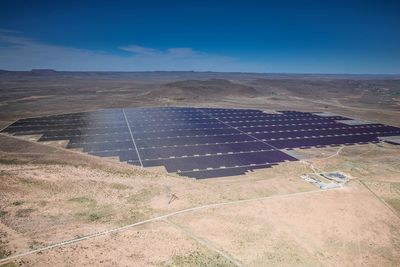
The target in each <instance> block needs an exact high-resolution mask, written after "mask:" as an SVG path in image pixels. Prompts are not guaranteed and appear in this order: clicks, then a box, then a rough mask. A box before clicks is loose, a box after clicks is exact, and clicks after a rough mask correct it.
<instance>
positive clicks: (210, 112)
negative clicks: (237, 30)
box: [3, 107, 400, 179]
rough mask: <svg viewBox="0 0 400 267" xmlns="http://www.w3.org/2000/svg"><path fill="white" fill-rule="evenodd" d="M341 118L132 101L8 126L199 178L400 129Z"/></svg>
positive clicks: (21, 132)
mask: <svg viewBox="0 0 400 267" xmlns="http://www.w3.org/2000/svg"><path fill="white" fill-rule="evenodd" d="M340 120H342V121H343V120H350V119H349V118H345V117H342V116H336V115H335V114H332V115H328V116H326V114H322V113H321V114H320V115H318V113H309V112H296V111H279V112H277V113H264V112H263V111H260V110H252V109H222V108H178V107H161V108H134V109H133V108H130V109H105V110H98V111H94V112H82V113H71V114H63V115H54V116H46V117H38V118H29V119H21V120H18V121H17V122H15V123H13V124H12V125H10V126H9V127H7V128H6V129H4V130H3V132H6V133H9V134H14V135H37V134H40V135H41V137H40V139H39V140H38V141H59V140H68V141H69V142H68V145H67V148H71V149H82V150H83V151H84V152H87V153H89V154H92V155H96V156H101V157H119V159H120V161H122V162H127V163H129V164H134V165H139V166H143V167H153V166H165V168H166V170H167V171H168V172H175V173H179V174H181V175H184V176H189V177H194V178H198V179H201V178H211V177H221V176H233V175H241V174H244V173H246V172H247V171H251V170H255V169H259V168H269V167H272V166H273V165H276V164H279V163H282V162H285V161H295V160H297V159H296V158H294V157H292V156H290V155H288V154H287V153H285V151H287V150H290V149H294V148H309V147H323V146H339V145H352V144H365V143H370V142H378V141H379V139H378V138H379V137H384V136H395V135H399V134H400V128H396V127H392V126H387V125H383V124H365V125H349V124H345V123H341V122H338V121H340Z"/></svg>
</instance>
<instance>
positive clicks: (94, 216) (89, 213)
mask: <svg viewBox="0 0 400 267" xmlns="http://www.w3.org/2000/svg"><path fill="white" fill-rule="evenodd" d="M112 214H113V209H112V208H111V206H108V205H104V206H95V207H90V208H88V209H86V210H84V211H81V212H77V213H76V214H75V216H76V217H77V218H79V219H82V220H85V221H87V222H97V221H103V222H104V221H108V220H109V219H110V217H111V215H112Z"/></svg>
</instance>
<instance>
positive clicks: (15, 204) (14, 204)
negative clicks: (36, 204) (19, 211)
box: [11, 200, 24, 206]
mask: <svg viewBox="0 0 400 267" xmlns="http://www.w3.org/2000/svg"><path fill="white" fill-rule="evenodd" d="M11 204H12V205H13V206H20V205H22V204H24V201H23V200H17V201H14V202H13V203H11Z"/></svg>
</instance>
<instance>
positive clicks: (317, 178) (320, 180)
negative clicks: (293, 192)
mask: <svg viewBox="0 0 400 267" xmlns="http://www.w3.org/2000/svg"><path fill="white" fill-rule="evenodd" d="M301 178H303V179H304V181H306V182H309V183H311V184H314V185H315V186H317V187H319V188H320V189H332V188H338V187H343V186H344V185H345V184H346V183H347V181H348V180H349V178H350V177H349V175H347V174H344V173H343V172H339V171H335V172H324V173H306V174H303V175H301Z"/></svg>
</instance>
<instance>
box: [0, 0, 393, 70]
mask: <svg viewBox="0 0 400 267" xmlns="http://www.w3.org/2000/svg"><path fill="white" fill-rule="evenodd" d="M81 2H83V3H81ZM0 6H1V8H0V69H10V70H29V69H32V68H54V69H57V70H104V71H107V70H111V71H141V70H143V71H147V70H195V71H239V72H285V73H382V74H386V73H394V74H399V73H400V16H399V14H400V1H368V0H364V1H300V0H299V1H287V0H280V1H251V0H247V1H234V0H231V1H222V0H221V1H206V0H204V1H63V2H61V1H40V0H38V1H29V0H27V1H19V0H13V1H7V0H2V1H1V5H0Z"/></svg>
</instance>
